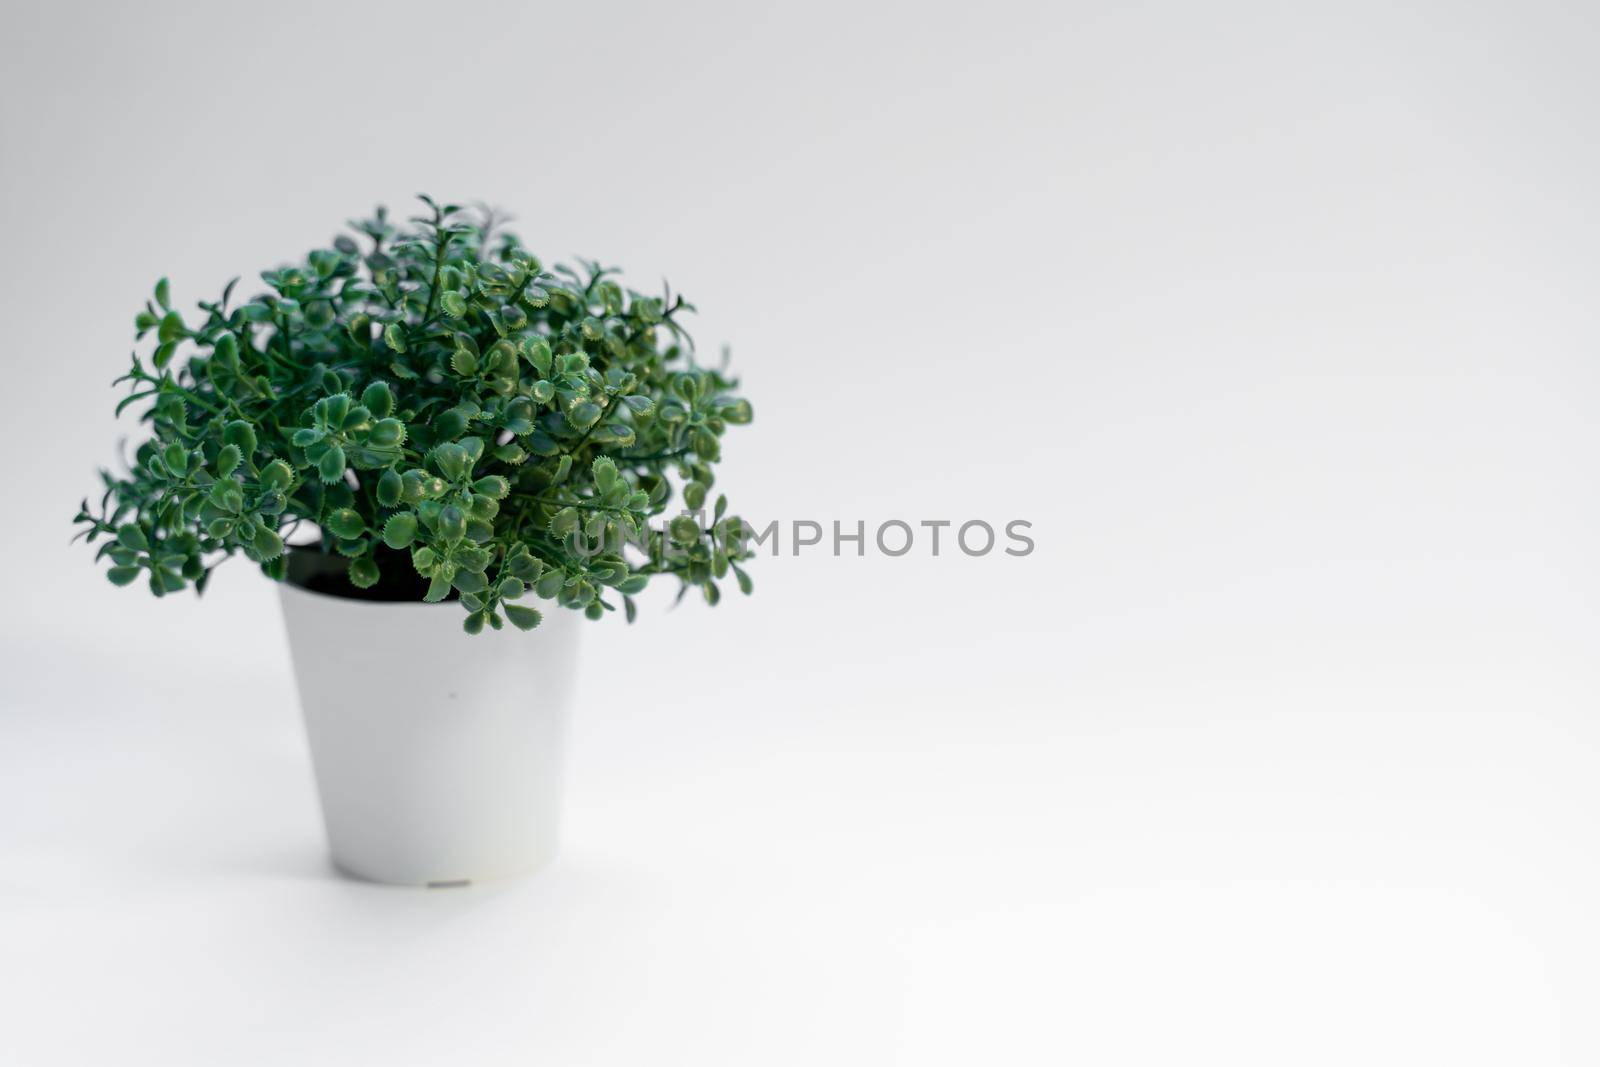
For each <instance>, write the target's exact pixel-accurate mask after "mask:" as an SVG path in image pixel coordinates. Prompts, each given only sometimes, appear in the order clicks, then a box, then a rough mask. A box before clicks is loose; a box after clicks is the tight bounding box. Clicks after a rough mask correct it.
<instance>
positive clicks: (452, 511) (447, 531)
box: [437, 504, 467, 541]
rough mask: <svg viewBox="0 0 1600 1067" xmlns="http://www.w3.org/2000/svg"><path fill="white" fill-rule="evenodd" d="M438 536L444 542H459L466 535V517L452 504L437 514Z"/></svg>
mask: <svg viewBox="0 0 1600 1067" xmlns="http://www.w3.org/2000/svg"><path fill="white" fill-rule="evenodd" d="M437 526H438V530H439V535H440V536H441V537H443V538H444V539H445V540H446V541H459V540H461V539H462V538H463V537H465V536H466V535H467V516H466V515H465V514H463V512H462V511H461V509H460V508H458V507H456V506H455V505H454V504H449V505H446V506H445V507H444V508H443V509H442V510H441V511H440V512H439V522H438V524H437Z"/></svg>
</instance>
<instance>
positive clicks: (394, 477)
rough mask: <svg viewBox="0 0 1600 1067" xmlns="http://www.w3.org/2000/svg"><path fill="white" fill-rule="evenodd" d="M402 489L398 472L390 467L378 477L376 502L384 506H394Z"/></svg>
mask: <svg viewBox="0 0 1600 1067" xmlns="http://www.w3.org/2000/svg"><path fill="white" fill-rule="evenodd" d="M403 489H404V483H403V481H402V480H401V478H400V472H399V471H397V470H395V469H394V468H393V467H390V468H389V469H388V470H386V471H384V472H383V474H382V475H380V476H379V478H378V489H377V496H378V503H379V504H381V505H383V506H384V507H386V508H392V507H394V506H395V505H396V504H399V503H400V494H401V492H402V491H403Z"/></svg>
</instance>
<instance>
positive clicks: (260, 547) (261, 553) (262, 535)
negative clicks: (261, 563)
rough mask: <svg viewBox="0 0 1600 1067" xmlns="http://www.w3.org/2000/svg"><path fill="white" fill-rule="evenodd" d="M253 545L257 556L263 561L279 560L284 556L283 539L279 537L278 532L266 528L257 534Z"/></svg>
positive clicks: (262, 528)
mask: <svg viewBox="0 0 1600 1067" xmlns="http://www.w3.org/2000/svg"><path fill="white" fill-rule="evenodd" d="M251 545H252V547H253V548H254V549H255V550H256V556H257V557H259V558H260V559H262V560H270V559H277V558H278V557H279V556H281V555H283V538H281V537H279V536H278V531H276V530H269V529H268V528H267V527H265V526H263V527H261V529H260V530H258V531H257V532H256V536H255V539H254V540H253V541H252V542H251Z"/></svg>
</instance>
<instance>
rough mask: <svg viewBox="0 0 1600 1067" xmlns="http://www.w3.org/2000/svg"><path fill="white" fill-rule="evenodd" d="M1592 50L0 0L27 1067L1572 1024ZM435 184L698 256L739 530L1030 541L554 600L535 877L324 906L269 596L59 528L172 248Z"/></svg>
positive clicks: (1371, 39) (1482, 37) (1234, 1059)
mask: <svg viewBox="0 0 1600 1067" xmlns="http://www.w3.org/2000/svg"><path fill="white" fill-rule="evenodd" d="M450 19H461V20H463V21H464V22H465V23H466V24H467V28H465V29H461V30H459V31H457V32H458V33H459V35H460V36H461V37H462V38H463V39H466V40H468V41H470V47H465V48H455V47H446V46H445V44H444V43H443V42H444V41H445V39H446V38H447V37H449V36H450V35H449V33H447V32H446V31H445V30H444V28H443V27H442V25H441V20H450ZM1596 37H1597V26H1596V22H1595V20H1594V19H1593V18H1592V17H1591V14H1590V13H1589V12H1587V11H1585V10H1583V9H1582V8H1581V6H1573V5H1557V4H1554V3H1549V4H1543V3H1532V4H1528V3H1518V4H1511V3H1489V4H1470V5H1467V4H1459V3H1443V2H1440V3H1423V4H1420V5H1419V4H1410V5H1398V6H1397V5H1394V4H1392V3H1375V2H1374V3H1359V2H1358V3H1346V4H1338V5H1332V4H1330V5H1323V6H1315V5H1302V4H1296V5H1282V4H1257V5H1252V4H1240V3H1225V4H1220V5H1187V4H1176V3H1156V4H1116V5H1099V6H1091V5H1084V4H1071V5H1042V4H1030V5H1020V4H1019V5H1006V4H1003V3H1002V4H984V5H977V6H968V7H966V8H961V9H957V10H951V11H940V12H933V11H931V10H929V9H927V8H911V7H907V8H900V7H898V6H890V5H881V6H880V5H860V4H852V5H848V6H838V7H833V8H830V7H829V6H828V5H826V4H807V5H803V6H796V7H794V8H792V9H790V10H787V11H776V12H774V11H769V10H766V9H760V10H758V9H756V8H752V7H749V6H733V5H727V6H724V7H696V6H693V5H671V6H662V5H656V6H651V7H648V8H645V7H640V8H637V9H632V10H628V9H622V8H616V7H612V6H594V5H590V6H582V5H567V6H564V7H562V8H560V9H546V8H537V7H533V6H526V5H518V6H517V7H515V8H512V7H507V8H505V9H503V10H499V11H475V12H473V13H471V14H470V15H469V14H462V13H460V9H457V8H452V9H449V10H448V11H446V10H445V9H441V8H438V7H437V6H430V7H427V8H420V7H408V6H407V5H405V4H402V3H390V4H384V5H381V6H380V5H376V4H353V5H341V6H339V7H337V8H334V7H331V6H329V5H321V4H319V5H307V6H303V7H302V6H297V5H294V4H281V5H272V6H270V7H244V6H240V7H237V8H234V9H232V10H230V11H228V12H227V13H219V12H218V11H217V10H216V9H215V8H213V7H207V8H206V9H205V10H204V11H203V12H202V11H201V10H200V9H199V8H196V10H195V11H194V12H184V11H176V10H170V9H162V8H161V7H160V6H159V5H156V6H155V7H154V8H151V7H137V8H121V7H119V8H112V7H110V6H109V5H108V6H106V7H104V8H103V9H101V8H98V7H93V6H91V7H80V8H76V9H75V8H74V7H72V6H71V5H48V6H43V7H36V8H30V9H28V10H27V11H26V12H18V13H16V17H14V18H12V19H11V20H10V21H9V23H8V26H7V33H5V34H3V35H0V52H3V54H0V79H3V82H4V84H3V86H0V89H3V90H4V91H0V118H3V127H0V128H3V131H4V138H5V144H4V152H3V153H0V175H3V180H4V192H5V194H6V196H5V198H4V200H3V202H4V203H5V204H6V205H7V210H8V224H7V230H8V241H7V248H8V250H9V252H8V255H7V256H6V257H5V258H4V259H3V260H0V271H3V272H4V273H3V277H0V301H4V311H5V316H4V321H5V323H6V347H5V355H4V357H3V358H4V359H5V360H6V361H7V364H6V366H7V369H8V371H11V372H12V375H13V377H12V378H11V379H9V381H10V384H11V389H12V391H11V394H10V395H11V397H12V401H11V403H10V405H8V407H7V409H6V412H5V417H4V418H0V435H3V440H0V445H3V454H4V455H5V457H6V461H7V466H6V495H5V500H6V514H7V522H6V523H5V524H3V526H0V538H3V541H0V548H3V549H4V551H3V553H0V559H3V560H5V561H6V563H5V566H4V569H3V571H0V574H3V576H4V579H5V581H6V583H7V584H6V604H7V607H6V608H5V609H3V611H0V626H3V629H0V635H3V637H4V644H3V646H0V649H3V650H0V657H3V663H0V678H3V679H4V681H3V683H0V685H3V690H0V691H3V693H4V697H5V713H4V715H3V716H0V1012H3V1018H0V1062H5V1063H18V1064H25V1065H28V1067H35V1065H45V1067H54V1065H58V1064H73V1065H77V1064H84V1065H90V1067H100V1065H102V1064H106V1063H116V1064H119V1065H120V1064H137V1063H150V1064H161V1065H163V1067H189V1065H194V1067H215V1065H216V1064H219V1063H226V1064H230V1065H232V1064H243V1065H253V1064H273V1065H276V1064H284V1065H292V1067H305V1065H312V1067H315V1065H320V1064H327V1065H341V1067H343V1065H347V1064H350V1063H354V1062H380V1061H381V1062H389V1063H395V1064H402V1065H411V1064H415V1065H419V1067H420V1065H434V1064H439V1063H451V1062H458V1063H471V1064H474V1065H475V1067H476V1065H500V1064H516V1065H519V1067H520V1065H525V1064H530V1063H533V1064H555V1065H566V1064H574V1065H583V1067H594V1065H607V1064H616V1065H624V1067H639V1065H641V1064H652V1065H653V1064H660V1063H684V1064H692V1065H694V1067H707V1065H720V1064H728V1065H739V1067H746V1065H749V1064H760V1065H761V1067H775V1065H784V1064H804V1065H806V1067H814V1065H816V1064H830V1065H831V1064H841V1065H843V1064H850V1065H856V1064H860V1065H868V1067H880V1065H884V1064H907V1065H915V1067H927V1065H943V1064H959V1065H968V1064H973V1063H1003V1064H1007V1065H1008V1067H1009V1065H1022V1064H1052V1065H1053V1064H1059V1063H1077V1064H1086V1065H1094V1067H1101V1065H1121V1064H1137V1065H1155V1067H1168V1065H1171V1064H1189V1063H1194V1062H1198V1061H1202V1060H1205V1059H1214V1060H1217V1061H1220V1062H1224V1063H1228V1064H1231V1065H1270V1067H1282V1065H1283V1064H1295V1065H1297V1067H1299V1065H1319V1064H1329V1065H1338V1067H1348V1065H1349V1064H1362V1065H1391V1064H1392V1065H1397V1067H1418V1065H1424V1064H1449V1065H1450V1067H1461V1065H1471V1064H1483V1065H1493V1067H1503V1065H1505V1064H1508V1063H1510V1064H1517V1065H1519V1067H1522V1065H1527V1067H1546V1065H1553V1064H1560V1065H1568V1064H1571V1065H1592V1064H1594V1063H1596V1062H1600V1021H1597V1019H1596V1015H1595V1012H1594V1010H1593V1009H1594V1005H1595V1003H1596V1002H1597V999H1600V972H1597V971H1596V969H1595V967H1594V960H1595V959H1596V958H1597V957H1600V921H1597V918H1596V915H1597V908H1596V903H1595V902H1596V901H1597V900H1600V860H1597V856H1600V830H1597V828H1596V819H1595V812H1596V811H1600V773H1597V770H1600V723H1597V720H1596V717H1595V707H1596V698H1597V696H1600V684H1597V683H1600V669H1597V661H1596V656H1595V647H1596V639H1597V638H1600V627H1597V611H1596V605H1597V604H1600V583H1597V581H1596V579H1597V572H1596V566H1595V563H1594V556H1595V545H1596V544H1597V543H1600V536H1597V535H1600V506H1597V497H1596V494H1595V491H1594V486H1595V466H1596V456H1600V422H1597V420H1596V419H1595V416H1594V410H1595V398H1596V396H1597V395H1600V362H1597V360H1596V349H1597V342H1600V328H1597V327H1600V321H1597V315H1596V311H1595V309H1596V307H1597V304H1596V300H1595V294H1596V293H1597V292H1600V270H1597V267H1600V211H1596V210H1595V209H1594V206H1595V205H1594V197H1595V190H1596V189H1597V188H1600V140H1597V139H1596V138H1594V137H1593V136H1592V132H1593V131H1594V130H1595V129H1596V128H1600V114H1597V111H1600V92H1597V91H1596V85H1595V77H1596V75H1595V66H1594V64H1593V56H1594V55H1595V54H1597V46H1600V41H1597V40H1596ZM385 56H388V57H394V56H403V57H405V58H406V59H408V60H410V64H409V67H408V70H407V73H406V75H405V76H404V77H400V76H392V77H391V76H389V75H388V74H387V68H382V67H375V66H374V63H375V61H376V60H375V57H385ZM475 94H476V95H475ZM497 94H498V95H497ZM486 96H487V97H491V98H492V99H493V101H494V102H493V103H492V104H484V103H483V102H482V101H483V98H484V97H486ZM330 102H337V107H334V106H333V104H332V103H330ZM330 111H335V112H336V117H329V114H330ZM418 137H426V138H428V143H427V145H424V146H422V147H420V148H419V147H418V145H417V141H416V139H417V138H418ZM418 189H428V190H431V191H433V192H436V193H438V194H439V195H442V196H459V197H462V198H471V197H474V196H482V197H485V198H488V199H492V200H496V201H498V202H500V203H502V204H504V205H506V206H507V207H510V208H512V209H513V210H515V212H516V213H517V214H518V215H519V216H521V222H520V226H521V228H522V231H523V232H524V234H525V236H526V237H527V238H528V240H529V242H530V244H531V245H532V246H533V247H534V248H536V249H539V250H540V251H541V252H543V253H544V254H546V255H556V256H564V255H567V254H568V253H571V252H578V253H583V254H587V255H595V256H599V257H602V258H604V259H605V260H607V261H608V262H614V263H619V264H621V265H623V266H624V267H626V268H627V269H628V271H629V273H630V276H631V277H634V278H637V279H639V280H641V282H645V283H653V282H654V280H655V279H656V278H658V277H660V276H661V275H662V274H666V275H667V276H668V277H670V278H671V280H672V282H673V284H674V287H675V288H681V289H682V290H683V291H685V292H686V293H688V294H689V296H690V297H691V298H692V299H694V300H695V301H696V302H697V303H698V304H699V305H700V307H701V308H702V309H703V314H702V317H701V322H700V324H699V327H698V334H699V336H700V337H701V338H702V340H703V341H704V342H705V345H706V348H707V349H708V350H711V351H714V350H715V347H716V345H717V343H718V342H720V341H723V340H727V341H729V342H731V343H732V346H733V350H734V357H735V360H736V361H737V365H738V366H739V367H740V368H741V369H742V371H743V372H744V373H745V377H746V383H747V386H748V388H749V391H750V393H751V395H752V396H753V398H754V400H755V409H756V423H755V425H754V426H752V427H750V428H748V429H746V430H744V431H743V432H741V433H737V434H736V436H734V437H732V439H731V440H730V442H729V445H728V448H727V454H728V460H727V462H726V464H725V466H724V469H723V474H722V476H721V484H722V485H723V486H725V487H726V488H728V490H729V491H730V493H731V494H732V496H733V499H734V502H735V505H736V506H737V507H738V508H739V509H740V510H741V511H742V512H743V513H744V514H745V515H747V516H748V517H750V518H752V519H761V518H778V519H782V520H785V521H787V520H790V519H816V520H819V521H822V522H829V521H831V520H833V519H840V520H844V521H845V522H847V523H851V524H853V523H854V521H855V520H857V519H863V520H866V521H868V522H869V523H877V522H881V521H883V520H885V519H890V518H897V517H898V518H903V519H912V520H915V519H924V518H928V519H932V518H947V519H953V520H961V519H967V518H984V519H988V520H990V521H992V522H996V523H999V522H1003V521H1005V520H1008V519H1011V518H1016V517H1021V518H1027V519H1031V520H1032V521H1033V522H1034V523H1035V528H1034V534H1035V536H1036V539H1037V541H1038V545H1039V548H1038V551H1037V552H1035V553H1034V554H1033V555H1032V556H1029V557H1027V558H1026V559H1021V560H1017V559H1011V558H1008V557H1003V556H996V557H989V558H984V559H968V558H966V557H963V556H961V555H960V554H958V553H957V554H951V553H949V552H948V551H947V552H946V553H945V554H943V555H941V556H940V557H938V558H933V557H931V556H930V555H928V554H927V553H926V552H924V551H921V550H919V551H917V552H914V553H913V554H912V555H909V556H907V557H905V558H903V559H885V558H883V557H881V556H877V555H872V556H869V557H867V558H864V559H858V558H856V557H854V556H846V557H845V558H842V559H835V558H833V557H831V556H828V555H822V554H816V553H808V554H803V555H801V556H799V557H795V556H791V555H787V554H786V555H784V556H782V557H781V558H777V559H763V560H761V561H759V562H758V564H757V565H756V566H755V567H754V568H753V574H754V577H755V580H756V583H757V593H756V596H755V597H754V598H751V599H749V600H745V599H743V598H739V597H736V596H735V597H731V598H728V599H725V600H724V602H723V604H722V605H721V606H720V607H719V608H718V609H716V610H715V611H708V610H705V609H704V607H703V606H701V605H695V604H687V605H685V606H684V607H683V608H681V609H680V610H678V611H677V612H675V613H671V614H668V613H666V612H665V610H664V605H663V604H662V603H661V602H660V600H659V599H658V598H654V597H652V598H650V603H647V604H646V606H645V611H644V614H643V618H642V619H641V622H640V624H639V625H638V626H636V627H634V628H633V629H631V630H629V629H627V628H624V627H620V626H609V625H603V626H600V627H597V628H596V629H595V630H594V631H593V632H592V633H586V634H585V640H586V642H587V645H586V648H585V652H584V661H583V663H584V670H583V676H582V678H581V680H580V688H579V697H578V700H577V705H576V715H575V719H574V732H573V748H572V762H571V764H570V789H569V791H568V794H567V798H568V819H567V830H568V833H567V842H566V845H565V848H564V852H563V855H562V857H561V859H560V860H559V861H558V862H557V863H555V864H554V865H552V866H551V867H550V868H549V869H548V870H547V871H546V872H545V873H544V874H542V875H541V876H539V877H537V878H535V879H534V880H532V881H529V882H527V883H523V884H517V885H509V886H504V887H497V888H485V889H471V890H464V891H448V892H432V893H418V892H412V891H404V890H394V889H384V888H379V887H373V886H365V885H358V884H354V883H351V882H348V881H341V880H339V879H337V878H335V877H333V876H332V875H331V872H330V871H329V869H328V867H327V864H326V862H325V860H324V859H323V846H322V840H321V831H320V827H319V826H318V820H317V814H316V807H315V799H314V795H313V789H312V779H311V771H310V765H309V762H308V760H307V756H306V752H305V747H304V741H303V738H302V736H301V732H300V726H299V723H298V721H297V718H296V713H295V711H294V705H293V699H292V689H291V682H290V676H289V673H288V662H287V656H286V650H285V648H284V645H283V639H282V635H281V633H280V630H279V625H278V619H277V614H276V604H275V602H274V596H273V592H272V590H271V589H270V588H269V587H268V586H267V585H266V584H265V583H264V582H262V581H260V580H258V579H257V578H256V577H255V576H254V575H252V574H251V573H249V569H248V567H247V566H245V565H242V564H241V565H239V566H237V567H234V568H231V569H230V570H228V571H226V572H223V573H221V574H219V575H218V580H217V582H216V585H215V586H214V588H213V590H212V591H211V592H210V593H208V595H207V598H206V602H204V603H198V604H197V603H195V602H194V601H192V600H190V599H187V598H185V599H182V600H178V601H174V602H163V603H159V604H158V603H153V602H151V601H150V600H149V598H148V597H146V596H144V595H143V594H142V593H140V592H138V591H136V590H116V589H113V588H111V587H110V586H109V585H108V584H107V583H106V582H105V580H104V578H103V576H102V575H101V574H99V573H97V572H96V571H95V570H93V569H91V567H90V566H89V565H88V562H87V559H86V554H85V553H83V552H82V551H80V550H77V549H72V550H69V549H68V548H67V547H66V546H65V544H64V542H65V541H66V538H67V531H66V522H65V520H66V517H67V515H68V514H69V513H70V510H71V505H72V504H73V503H75V502H76V500H77V498H78V496H80V495H81V494H82V493H83V492H86V491H88V490H89V489H90V487H91V485H92V481H91V474H90V472H91V471H92V469H93V467H94V466H95V465H96V464H97V463H101V462H104V461H105V460H106V458H107V457H108V455H109V453H110V444H111V441H112V437H113V434H112V431H111V428H110V426H109V424H108V423H107V422H106V421H105V417H106V413H108V412H109V410H110V407H111V404H112V399H113V398H112V396H111V394H110V393H109V392H104V393H100V392H95V391H94V389H93V388H90V387H95V386H97V383H101V382H105V381H108V380H109V379H110V378H111V377H113V376H114V375H115V374H117V373H119V372H120V371H121V370H122V369H123V366H124V364H125V360H126V352H127V346H128V343H129V337H128V333H129V329H128V323H129V321H130V319H131V315H132V312H133V310H134V308H135V306H136V305H137V303H138V302H139V301H140V300H142V299H143V297H144V294H145V293H147V292H148V289H149V286H150V285H151V283H152V282H153V280H154V278H155V277H156V276H157V275H158V274H161V273H166V274H169V275H170V276H171V278H172V280H173V282H172V284H173V291H174V293H175V295H177V296H178V297H180V298H181V299H184V300H190V299H193V298H196V297H200V296H207V295H209V294H211V293H213V292H214V291H215V290H216V289H217V288H218V287H219V286H220V285H221V283H222V282H224V281H225V280H226V279H227V278H228V277H231V276H232V275H233V274H235V273H246V281H245V283H244V284H245V285H246V286H249V284H250V283H251V282H252V281H253V277H254V276H253V274H250V273H249V272H252V271H254V270H256V269H259V268H261V267H265V266H268V265H271V264H274V263H277V262H279V261H281V260H282V259H284V258H285V257H287V256H290V255H298V254H301V253H303V252H304V250H305V249H306V248H308V247H309V246H310V245H311V244H312V243H313V242H316V241H323V240H326V239H327V238H328V237H329V236H330V234H331V231H332V229H333V227H334V226H335V225H336V224H337V223H338V222H339V221H340V220H342V219H343V218H345V217H347V216H349V215H351V214H354V213H356V212H358V211H361V210H365V209H366V208H367V207H368V206H369V205H370V204H371V203H372V202H373V201H375V200H379V199H384V200H388V201H389V202H391V203H394V204H399V203H400V201H401V200H402V199H403V198H404V197H406V196H408V195H409V194H411V193H412V192H414V191H416V190H418ZM74 279H77V281H74ZM85 389H89V392H88V394H87V395H85Z"/></svg>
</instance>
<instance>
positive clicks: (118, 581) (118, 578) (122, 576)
mask: <svg viewBox="0 0 1600 1067" xmlns="http://www.w3.org/2000/svg"><path fill="white" fill-rule="evenodd" d="M141 570H143V568H142V567H133V566H128V567H112V568H111V569H110V570H108V571H106V577H107V578H109V579H110V580H111V584H112V585H130V584H132V583H133V582H134V581H135V580H136V579H137V578H138V577H139V572H140V571H141Z"/></svg>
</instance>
